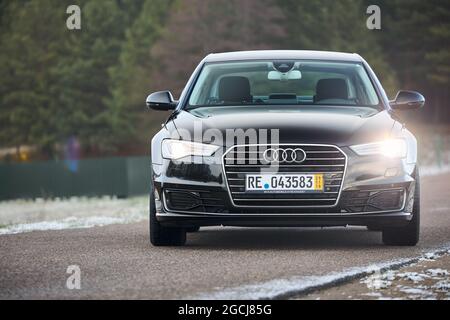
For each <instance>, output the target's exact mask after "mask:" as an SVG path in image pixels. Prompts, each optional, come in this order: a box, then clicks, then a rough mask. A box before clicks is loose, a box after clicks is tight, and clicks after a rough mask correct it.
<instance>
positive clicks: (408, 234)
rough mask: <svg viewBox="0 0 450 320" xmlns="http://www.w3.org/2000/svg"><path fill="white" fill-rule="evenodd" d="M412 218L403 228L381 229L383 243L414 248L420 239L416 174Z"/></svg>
mask: <svg viewBox="0 0 450 320" xmlns="http://www.w3.org/2000/svg"><path fill="white" fill-rule="evenodd" d="M412 214H413V217H412V219H411V221H410V222H408V224H407V225H406V226H404V227H399V228H386V229H383V243H384V244H386V245H389V246H415V245H416V244H417V243H418V242H419V237H420V177H419V172H418V171H417V173H416V185H415V190H414V205H413V212H412Z"/></svg>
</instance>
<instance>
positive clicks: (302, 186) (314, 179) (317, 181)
mask: <svg viewBox="0 0 450 320" xmlns="http://www.w3.org/2000/svg"><path fill="white" fill-rule="evenodd" d="M323 184H324V183H323V174H248V175H246V178H245V191H246V192H294V193H295V192H322V191H323Z"/></svg>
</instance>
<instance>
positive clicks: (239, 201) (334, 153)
mask: <svg viewBox="0 0 450 320" xmlns="http://www.w3.org/2000/svg"><path fill="white" fill-rule="evenodd" d="M268 149H272V150H279V151H280V152H283V151H284V150H287V151H288V153H289V155H288V156H287V157H285V158H284V160H283V159H282V158H283V157H280V156H279V157H278V160H277V161H275V160H273V158H274V157H270V156H269V157H267V156H266V157H264V154H265V152H266V150H268ZM298 149H300V151H298ZM292 150H297V153H298V154H300V153H301V154H303V153H302V152H301V151H304V155H306V158H305V159H303V158H302V159H300V155H299V156H296V157H297V160H298V161H294V159H293V157H292V156H290V154H292ZM266 155H267V154H266ZM267 158H269V159H270V160H271V162H268V161H266V159H267ZM275 158H276V157H275ZM271 165H272V166H273V165H276V168H277V172H276V173H279V174H283V173H284V174H286V173H290V174H307V173H322V174H323V175H324V192H320V193H246V192H245V177H246V175H247V174H259V173H262V172H263V171H264V170H265V169H266V170H267V169H268V168H270V167H271ZM346 165H347V157H346V155H345V154H344V153H343V152H342V151H341V150H340V149H339V148H338V147H336V146H331V145H277V146H275V147H271V146H269V145H257V146H256V145H245V146H234V147H232V148H230V149H229V150H228V151H227V152H226V153H225V154H224V156H223V167H224V172H225V175H226V179H227V184H228V190H229V192H230V196H231V200H232V202H233V204H234V205H235V206H236V207H260V208H267V207H309V208H311V207H333V206H335V205H336V204H337V202H338V201H339V195H340V191H341V188H342V184H343V179H344V175H345V168H346Z"/></svg>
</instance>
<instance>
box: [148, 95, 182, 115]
mask: <svg viewBox="0 0 450 320" xmlns="http://www.w3.org/2000/svg"><path fill="white" fill-rule="evenodd" d="M145 102H146V104H147V107H148V108H151V109H153V110H161V111H168V110H174V109H175V108H176V107H177V104H178V101H175V100H174V99H173V96H172V94H171V93H170V91H159V92H154V93H152V94H151V95H149V96H148V97H147V100H146V101H145Z"/></svg>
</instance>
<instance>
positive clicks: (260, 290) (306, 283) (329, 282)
mask: <svg viewBox="0 0 450 320" xmlns="http://www.w3.org/2000/svg"><path fill="white" fill-rule="evenodd" d="M449 248H450V243H449V244H447V245H445V246H443V247H441V248H439V249H436V250H434V251H432V252H428V253H424V255H423V256H421V257H414V258H406V259H399V260H392V261H387V262H382V263H377V264H373V265H369V266H365V267H359V268H351V269H348V270H344V271H342V272H333V273H331V274H328V275H317V276H294V277H290V278H286V279H273V280H269V281H266V282H261V283H255V284H248V285H243V286H238V287H232V288H216V290H214V291H212V292H207V293H202V294H199V295H196V296H192V297H188V298H187V299H191V300H208V299H213V300H215V299H221V300H247V299H248V300H259V299H277V298H286V297H290V296H294V295H300V294H305V293H308V292H311V291H313V290H317V289H322V288H326V287H331V286H333V285H337V284H340V283H343V282H346V281H349V280H352V279H357V278H361V277H364V276H367V277H368V278H370V277H372V278H371V280H367V279H365V280H366V281H367V283H366V284H368V285H371V286H374V287H375V286H377V285H379V286H380V287H382V286H389V285H390V282H391V281H392V280H393V279H394V278H395V271H392V269H398V268H400V267H402V266H406V265H410V264H412V263H415V262H418V261H419V260H420V258H423V257H424V256H425V255H426V254H428V255H430V254H433V255H434V256H437V255H438V254H439V253H442V252H446V251H447V250H449ZM377 281H378V282H377ZM379 297H380V298H381V299H384V297H381V296H379Z"/></svg>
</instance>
